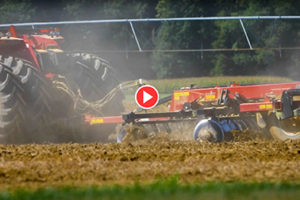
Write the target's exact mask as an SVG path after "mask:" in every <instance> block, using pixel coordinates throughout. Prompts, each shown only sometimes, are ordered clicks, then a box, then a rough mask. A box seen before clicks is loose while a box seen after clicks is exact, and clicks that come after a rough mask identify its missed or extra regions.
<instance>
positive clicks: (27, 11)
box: [0, 0, 36, 23]
mask: <svg viewBox="0 0 300 200" xmlns="http://www.w3.org/2000/svg"><path fill="white" fill-rule="evenodd" d="M35 11H36V10H35V8H34V7H32V5H31V2H30V0H22V1H17V0H2V1H0V23H16V22H28V21H30V20H32V19H33V14H34V13H35Z"/></svg>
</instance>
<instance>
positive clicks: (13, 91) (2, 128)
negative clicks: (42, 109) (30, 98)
mask: <svg viewBox="0 0 300 200" xmlns="http://www.w3.org/2000/svg"><path fill="white" fill-rule="evenodd" d="M23 102H24V101H23V99H22V96H21V88H20V83H18V80H17V78H16V77H15V76H14V75H13V74H12V72H11V71H10V69H9V68H7V67H6V66H4V65H3V64H0V134H1V143H6V140H7V139H8V138H11V136H12V135H13V134H15V133H20V132H21V131H22V129H23V126H24V123H23V122H24V119H25V116H24V104H23Z"/></svg>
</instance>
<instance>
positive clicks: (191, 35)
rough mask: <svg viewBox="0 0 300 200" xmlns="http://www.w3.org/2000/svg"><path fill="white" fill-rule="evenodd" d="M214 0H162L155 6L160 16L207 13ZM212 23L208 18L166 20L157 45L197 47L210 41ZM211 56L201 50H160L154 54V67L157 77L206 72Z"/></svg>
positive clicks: (192, 74) (157, 46)
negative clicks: (193, 20) (202, 19)
mask: <svg viewBox="0 0 300 200" xmlns="http://www.w3.org/2000/svg"><path fill="white" fill-rule="evenodd" d="M212 6H213V3H209V2H208V1H192V0H185V1H176V2H175V3H174V1H171V0H160V1H159V2H158V4H157V6H156V10H157V17H160V18H165V17H193V16H203V15H208V14H209V13H210V10H211V8H212ZM210 29H212V26H211V25H210V24H209V23H207V22H192V21H183V22H164V23H162V25H161V28H160V29H159V32H158V35H157V38H156V40H155V41H154V44H155V47H156V49H160V50H170V49H197V48H200V47H203V46H206V47H207V45H209V42H210V40H212V37H211V35H208V34H207V33H208V32H209V31H210ZM205 32H206V33H205ZM209 62H210V61H208V60H203V57H202V56H201V54H199V53H161V52H156V53H154V54H153V69H154V71H155V72H156V74H157V77H159V78H163V77H179V76H180V77H187V76H195V75H202V74H205V73H206V71H207V69H206V64H207V63H209Z"/></svg>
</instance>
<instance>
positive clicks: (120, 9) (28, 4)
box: [0, 0, 300, 80]
mask: <svg viewBox="0 0 300 200" xmlns="http://www.w3.org/2000/svg"><path fill="white" fill-rule="evenodd" d="M299 8H300V1H297V0H289V1H284V0H278V1H271V0H264V1H256V0H249V1H245V0H243V1H236V0H215V1H211V0H182V1H179V0H175V1H174V0H151V1H149V0H132V1H126V0H52V1H39V0H2V1H1V2H0V23H16V22H28V21H64V20H92V19H123V18H154V17H199V16H251V15H260V16H266V15H299ZM243 23H244V25H245V27H246V30H247V33H248V36H249V38H250V41H251V44H252V46H253V47H254V48H255V50H254V51H242V52H241V51H218V52H161V51H160V50H174V49H195V50H200V49H231V48H233V49H240V48H243V49H248V48H249V46H248V43H247V41H246V38H245V35H244V33H243V30H242V28H241V25H240V22H239V21H238V20H231V21H177V22H162V23H134V27H135V30H136V33H137V36H138V38H139V41H140V44H141V46H142V49H144V50H147V49H156V50H157V51H156V52H155V53H153V54H148V53H143V54H133V53H130V51H131V50H137V45H136V42H135V39H134V37H133V34H132V31H131V28H130V26H129V24H128V23H124V24H118V23H115V24H97V25H76V26H62V27H61V32H62V34H63V35H64V37H65V39H66V42H65V45H64V47H63V48H64V49H66V50H83V51H86V50H88V51H94V52H101V51H103V50H117V51H118V50H125V53H122V54H117V53H115V54H104V57H105V58H106V59H108V60H110V61H112V62H113V63H112V64H113V65H114V66H119V69H118V70H120V71H121V74H122V76H123V77H125V78H124V79H125V80H126V79H134V78H140V77H143V78H175V77H191V76H192V77H195V76H208V75H213V76H220V75H256V74H259V75H261V74H266V75H281V74H285V75H289V76H290V77H293V78H295V79H297V78H298V77H299V75H300V70H299V67H300V59H299V58H298V57H299V54H298V52H297V51H287V50H281V49H268V50H266V49H264V48H278V47H279V48H280V47H294V46H299V44H300V23H299V20H243ZM1 32H3V31H2V30H1ZM99 54H100V53H99ZM101 56H103V55H101ZM126 72H127V74H126ZM131 74H133V75H132V76H131ZM144 74H146V75H144ZM147 74H149V75H147ZM152 74H155V76H153V75H152Z"/></svg>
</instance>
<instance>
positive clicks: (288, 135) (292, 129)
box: [266, 113, 300, 141]
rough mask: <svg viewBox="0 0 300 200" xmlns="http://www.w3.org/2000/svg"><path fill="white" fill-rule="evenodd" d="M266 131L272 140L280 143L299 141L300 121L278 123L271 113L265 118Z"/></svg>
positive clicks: (287, 120) (291, 120)
mask: <svg viewBox="0 0 300 200" xmlns="http://www.w3.org/2000/svg"><path fill="white" fill-rule="evenodd" d="M266 121H267V124H268V126H267V129H268V131H269V132H270V134H271V135H272V137H273V138H274V139H277V140H280V141H286V140H300V123H299V122H300V120H299V119H292V118H291V119H285V120H283V121H279V120H278V119H277V117H276V116H275V114H273V113H271V114H270V115H269V116H268V117H267V120H266Z"/></svg>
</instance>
